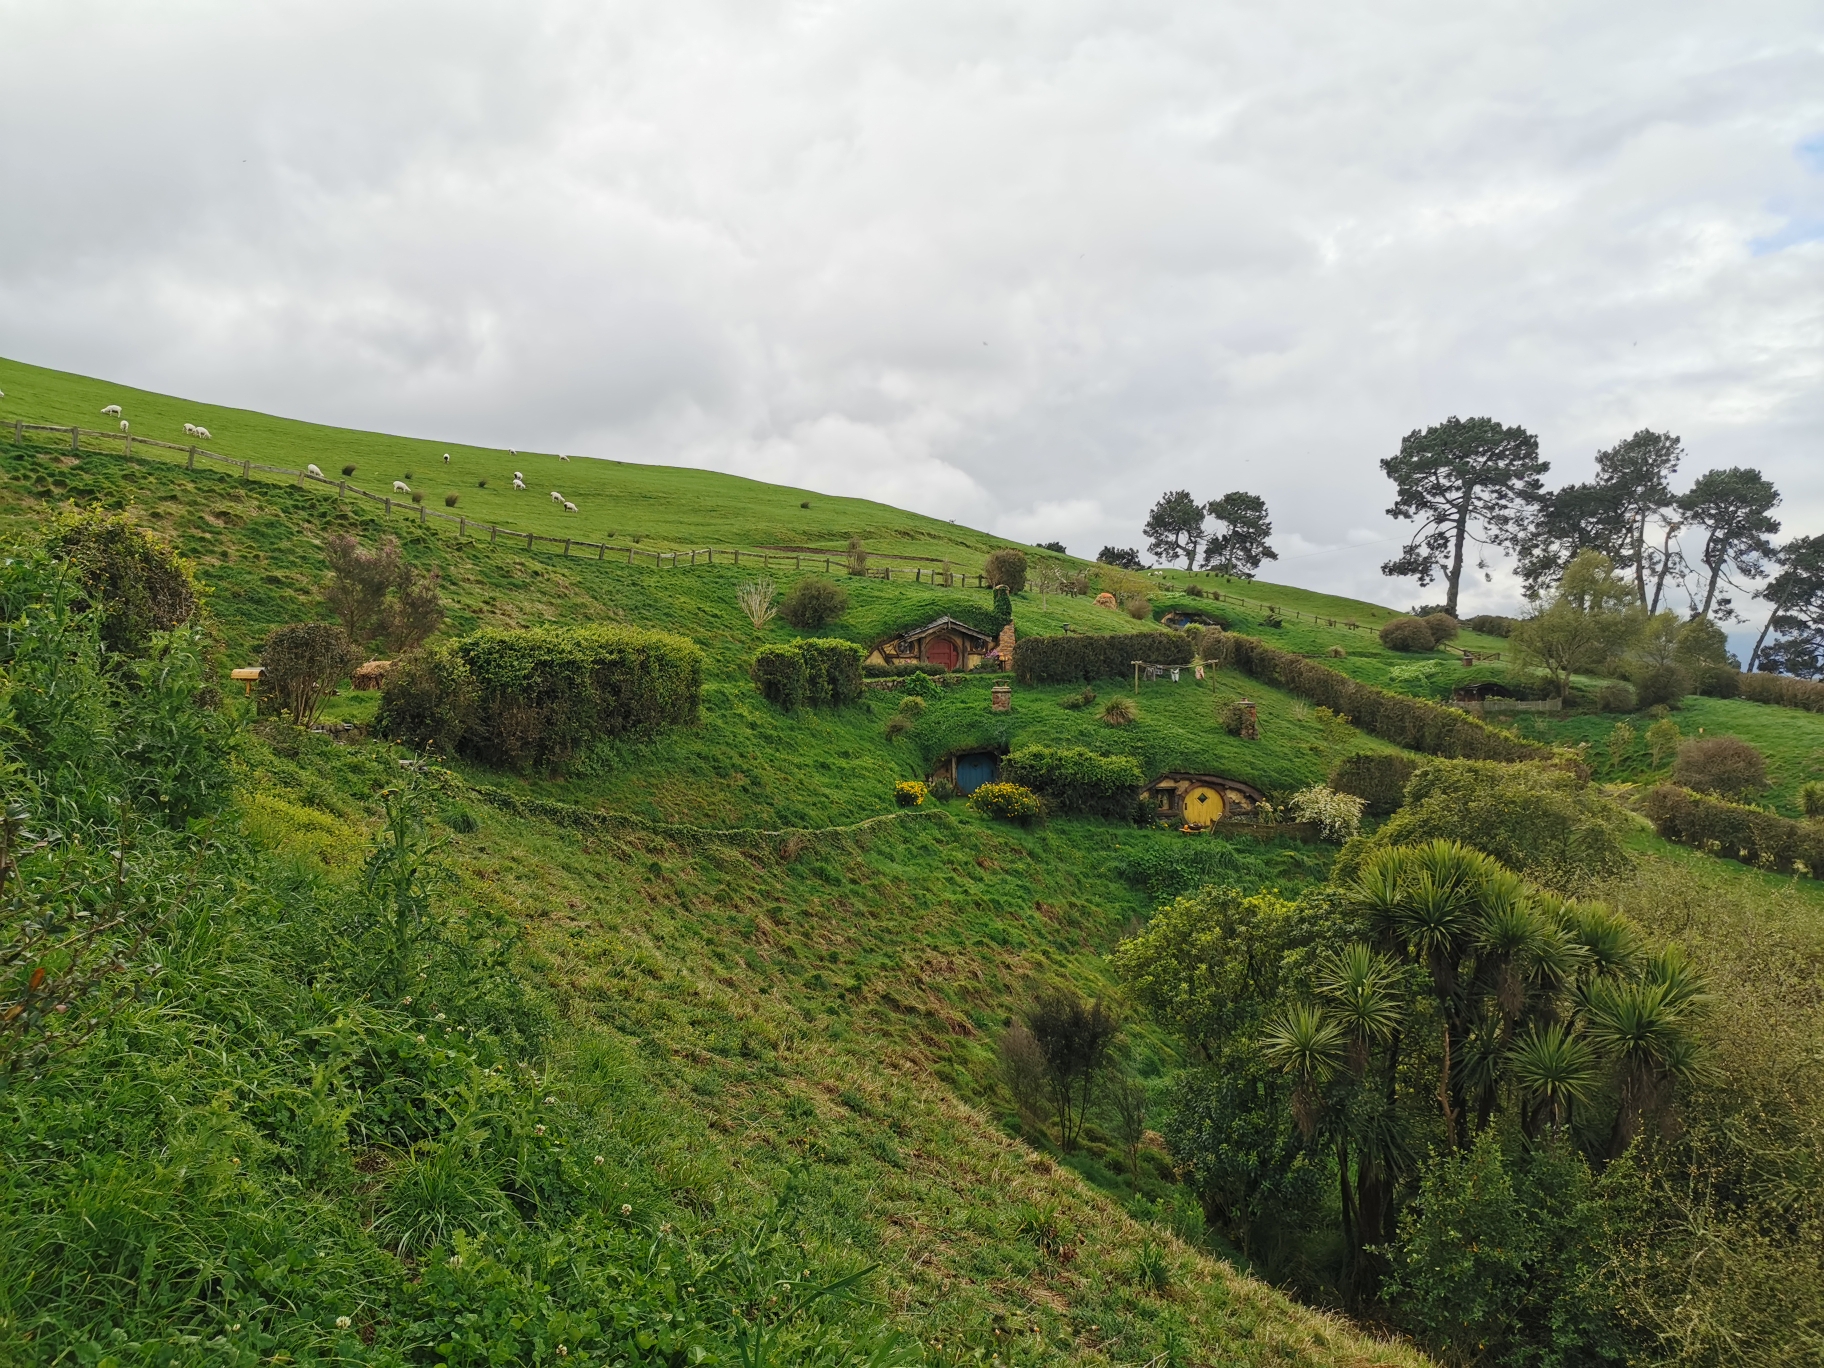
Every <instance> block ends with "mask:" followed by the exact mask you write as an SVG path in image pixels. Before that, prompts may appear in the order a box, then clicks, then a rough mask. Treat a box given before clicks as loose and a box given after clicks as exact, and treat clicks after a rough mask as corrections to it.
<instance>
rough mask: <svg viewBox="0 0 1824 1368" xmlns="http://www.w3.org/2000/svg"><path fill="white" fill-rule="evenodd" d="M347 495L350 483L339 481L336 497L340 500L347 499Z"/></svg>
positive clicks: (337, 482)
mask: <svg viewBox="0 0 1824 1368" xmlns="http://www.w3.org/2000/svg"><path fill="white" fill-rule="evenodd" d="M347 494H348V481H347V480H337V481H336V497H337V498H338V499H340V498H345V497H346V496H347Z"/></svg>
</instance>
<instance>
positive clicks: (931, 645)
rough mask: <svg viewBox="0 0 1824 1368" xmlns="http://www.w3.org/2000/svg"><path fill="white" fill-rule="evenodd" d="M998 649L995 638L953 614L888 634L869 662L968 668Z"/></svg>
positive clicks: (869, 654) (933, 667)
mask: <svg viewBox="0 0 1824 1368" xmlns="http://www.w3.org/2000/svg"><path fill="white" fill-rule="evenodd" d="M994 649H995V641H994V638H993V637H991V636H989V635H988V634H987V633H986V632H979V631H977V630H976V629H975V628H973V627H971V626H970V625H969V624H968V623H966V622H958V621H957V620H956V619H955V618H953V617H940V618H938V619H937V620H936V621H935V622H927V623H926V624H925V625H924V626H923V627H916V628H914V629H913V630H911V631H909V632H901V633H899V634H898V635H897V636H891V637H888V638H887V639H886V640H885V641H883V642H881V643H879V644H878V645H877V646H875V647H874V649H873V650H872V651H870V652H868V658H867V661H866V663H867V664H869V665H924V666H928V667H930V668H932V669H935V670H968V669H973V668H974V667H976V666H977V665H980V664H981V663H982V661H983V660H984V659H985V658H986V657H987V656H988V653H989V652H990V651H992V650H994Z"/></svg>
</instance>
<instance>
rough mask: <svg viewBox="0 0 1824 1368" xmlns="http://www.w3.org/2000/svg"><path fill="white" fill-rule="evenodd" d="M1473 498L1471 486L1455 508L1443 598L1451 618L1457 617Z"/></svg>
mask: <svg viewBox="0 0 1824 1368" xmlns="http://www.w3.org/2000/svg"><path fill="white" fill-rule="evenodd" d="M1475 498H1476V487H1475V485H1473V484H1472V485H1470V486H1469V488H1468V489H1466V490H1464V491H1463V502H1462V503H1461V504H1460V505H1459V506H1458V508H1457V535H1456V543H1455V545H1454V546H1452V548H1451V552H1450V592H1449V593H1448V594H1446V595H1445V597H1444V611H1445V612H1447V613H1449V614H1450V615H1451V616H1452V617H1455V616H1456V615H1457V590H1458V588H1459V586H1460V585H1461V584H1462V582H1463V543H1464V541H1465V540H1467V539H1468V537H1469V509H1470V505H1471V504H1473V503H1474V502H1475Z"/></svg>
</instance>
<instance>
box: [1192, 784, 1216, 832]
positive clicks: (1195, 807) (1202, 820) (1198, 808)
mask: <svg viewBox="0 0 1824 1368" xmlns="http://www.w3.org/2000/svg"><path fill="white" fill-rule="evenodd" d="M1184 820H1185V822H1186V823H1187V824H1188V825H1190V826H1208V825H1209V824H1210V823H1211V822H1220V821H1221V820H1222V795H1221V794H1220V793H1218V792H1217V791H1216V790H1215V789H1213V788H1211V787H1210V786H1209V785H1208V784H1198V785H1197V786H1196V787H1195V788H1193V789H1192V790H1191V791H1190V792H1189V793H1187V794H1185V795H1184Z"/></svg>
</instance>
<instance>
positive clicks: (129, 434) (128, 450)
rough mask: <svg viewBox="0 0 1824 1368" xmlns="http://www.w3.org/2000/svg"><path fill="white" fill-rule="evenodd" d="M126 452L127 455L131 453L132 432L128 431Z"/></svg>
mask: <svg viewBox="0 0 1824 1368" xmlns="http://www.w3.org/2000/svg"><path fill="white" fill-rule="evenodd" d="M126 454H127V455H129V456H131V455H132V454H133V434H132V433H130V432H129V433H128V434H127V452H126Z"/></svg>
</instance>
